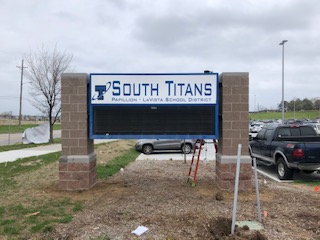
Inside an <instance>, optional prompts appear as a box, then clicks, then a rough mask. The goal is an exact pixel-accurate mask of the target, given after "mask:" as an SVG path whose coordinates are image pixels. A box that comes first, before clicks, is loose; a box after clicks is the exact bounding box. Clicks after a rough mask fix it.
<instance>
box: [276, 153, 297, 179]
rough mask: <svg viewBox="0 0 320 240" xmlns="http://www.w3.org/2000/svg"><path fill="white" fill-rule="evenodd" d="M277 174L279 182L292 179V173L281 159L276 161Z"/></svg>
mask: <svg viewBox="0 0 320 240" xmlns="http://www.w3.org/2000/svg"><path fill="white" fill-rule="evenodd" d="M277 174H278V178H279V179H280V180H288V179H292V176H293V171H292V169H290V168H288V166H287V164H286V162H285V161H284V159H283V157H280V158H278V161H277Z"/></svg>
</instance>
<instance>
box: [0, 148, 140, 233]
mask: <svg viewBox="0 0 320 240" xmlns="http://www.w3.org/2000/svg"><path fill="white" fill-rule="evenodd" d="M102 144H103V145H106V144H110V143H100V144H96V145H95V148H98V147H99V145H102ZM138 155H139V153H138V152H136V151H135V150H134V149H133V148H131V149H129V150H128V151H126V152H123V153H121V155H119V156H117V157H115V158H114V159H112V160H111V161H109V162H108V163H107V164H100V165H99V164H98V165H97V173H98V174H97V178H100V179H105V178H107V177H108V176H111V175H113V174H115V173H117V172H119V170H120V169H121V168H122V167H125V166H126V165H127V164H128V163H130V162H131V161H134V160H135V159H136V158H137V156H138ZM60 156H61V152H57V153H51V154H46V155H42V156H37V157H29V158H24V159H18V160H17V161H15V162H8V163H1V164H0V195H1V196H2V197H1V198H0V239H2V237H5V238H7V239H30V238H34V237H36V236H41V237H42V238H41V239H44V238H43V236H45V234H46V233H49V232H53V231H54V228H55V225H56V224H58V223H62V224H63V223H68V222H70V221H72V219H73V216H74V214H75V213H76V212H78V211H82V210H83V209H84V202H82V201H79V200H77V199H73V198H72V197H70V196H72V194H69V195H63V197H61V196H60V197H57V196H55V195H54V194H46V192H47V190H46V189H47V188H48V187H50V186H51V188H52V187H53V188H57V186H56V181H57V179H58V161H59V158H60ZM55 191H58V190H55ZM66 196H69V197H66ZM39 239H40V238H39ZM93 239H94V238H93ZM99 239H109V238H108V237H107V236H101V238H99Z"/></svg>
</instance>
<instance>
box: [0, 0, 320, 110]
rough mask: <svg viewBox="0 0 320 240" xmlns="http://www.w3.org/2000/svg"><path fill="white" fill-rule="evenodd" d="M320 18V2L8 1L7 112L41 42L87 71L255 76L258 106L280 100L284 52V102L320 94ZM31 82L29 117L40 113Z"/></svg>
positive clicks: (1, 0)
mask: <svg viewBox="0 0 320 240" xmlns="http://www.w3.org/2000/svg"><path fill="white" fill-rule="evenodd" d="M319 23H320V1H319V0H308V1H305V0H281V1H279V0H268V1H259V0H241V1H239V0H211V1H210V0H198V1H195V0H81V1H80V0H55V1H48V0H42V1H40V0H37V1H36V0H28V1H23V0H0V39H1V41H0V42H1V44H0V84H1V86H0V113H3V112H9V111H12V113H13V114H15V115H18V113H19V99H20V98H19V97H20V80H21V70H20V68H18V67H17V66H21V61H22V59H24V58H25V57H26V56H27V54H28V53H30V52H33V51H35V50H37V49H39V48H41V47H42V46H45V47H46V48H47V49H49V50H53V49H54V47H55V46H56V47H57V50H58V51H59V52H65V53H67V54H72V55H73V60H72V63H71V68H72V71H73V72H78V73H201V72H203V71H204V70H210V71H213V72H217V73H219V74H221V73H223V72H248V73H249V82H250V83H249V110H250V111H254V110H259V109H271V108H272V109H275V108H277V106H278V105H279V104H280V103H281V100H282V53H283V52H282V51H283V50H284V69H283V70H284V99H285V100H286V101H291V100H293V99H294V98H300V99H301V100H302V99H304V98H308V99H312V98H320V78H319V74H320V28H319ZM282 40H288V42H286V43H285V45H284V48H283V46H281V45H279V43H280V42H282ZM26 67H27V66H26ZM23 81H24V84H23V92H22V96H23V98H22V99H23V101H22V114H26V115H41V113H40V112H39V111H38V110H37V109H36V108H35V107H33V106H32V104H31V102H30V99H31V97H30V94H29V91H30V90H29V89H28V88H29V87H28V79H26V78H25V77H24V79H23Z"/></svg>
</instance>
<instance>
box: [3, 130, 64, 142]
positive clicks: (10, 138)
mask: <svg viewBox="0 0 320 240" xmlns="http://www.w3.org/2000/svg"><path fill="white" fill-rule="evenodd" d="M53 138H61V130H55V131H53ZM16 143H22V133H5V134H0V146H5V145H12V144H16Z"/></svg>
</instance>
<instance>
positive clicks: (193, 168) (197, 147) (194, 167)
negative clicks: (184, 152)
mask: <svg viewBox="0 0 320 240" xmlns="http://www.w3.org/2000/svg"><path fill="white" fill-rule="evenodd" d="M203 143H204V144H207V143H206V142H205V141H204V139H197V141H196V143H195V144H194V147H193V155H192V159H191V163H190V169H189V174H188V180H187V182H188V183H189V182H191V186H192V187H195V186H196V180H197V172H198V167H199V162H200V155H201V150H202V148H203V145H204V144H203ZM212 143H213V144H214V149H215V153H217V152H218V145H217V140H216V139H213V142H212ZM206 151H207V149H206Z"/></svg>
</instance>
